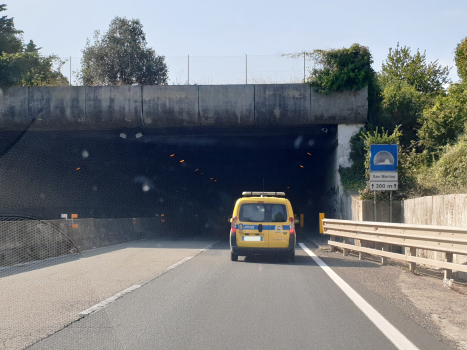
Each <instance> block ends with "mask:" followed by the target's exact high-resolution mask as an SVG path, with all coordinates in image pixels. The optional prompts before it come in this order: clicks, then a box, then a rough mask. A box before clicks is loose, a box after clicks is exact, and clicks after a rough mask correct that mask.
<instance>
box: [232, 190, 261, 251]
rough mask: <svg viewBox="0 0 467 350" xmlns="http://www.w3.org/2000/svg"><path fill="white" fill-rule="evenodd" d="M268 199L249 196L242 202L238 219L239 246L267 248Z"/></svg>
mask: <svg viewBox="0 0 467 350" xmlns="http://www.w3.org/2000/svg"><path fill="white" fill-rule="evenodd" d="M265 202H266V201H265V200H263V198H261V199H258V198H248V199H246V200H243V201H242V203H241V204H240V208H239V211H238V219H237V245H238V246H239V247H251V248H267V247H268V245H269V235H268V233H269V232H268V229H267V228H268V225H269V222H268V221H267V212H266V203H265Z"/></svg>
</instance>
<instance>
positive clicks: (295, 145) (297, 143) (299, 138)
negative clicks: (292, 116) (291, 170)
mask: <svg viewBox="0 0 467 350" xmlns="http://www.w3.org/2000/svg"><path fill="white" fill-rule="evenodd" d="M302 141H303V136H302V135H300V136H299V137H297V139H296V140H295V142H294V147H295V149H298V148H299V147H300V144H301V143H302Z"/></svg>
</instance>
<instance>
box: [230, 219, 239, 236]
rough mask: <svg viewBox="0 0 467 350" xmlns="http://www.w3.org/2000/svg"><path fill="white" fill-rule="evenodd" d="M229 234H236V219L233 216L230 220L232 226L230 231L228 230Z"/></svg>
mask: <svg viewBox="0 0 467 350" xmlns="http://www.w3.org/2000/svg"><path fill="white" fill-rule="evenodd" d="M230 233H231V234H236V233H237V217H236V216H234V217H233V218H232V226H231V229H230Z"/></svg>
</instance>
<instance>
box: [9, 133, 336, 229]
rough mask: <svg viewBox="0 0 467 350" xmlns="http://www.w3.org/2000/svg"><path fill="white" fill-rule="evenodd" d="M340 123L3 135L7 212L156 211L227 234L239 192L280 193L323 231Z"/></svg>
mask: <svg viewBox="0 0 467 350" xmlns="http://www.w3.org/2000/svg"><path fill="white" fill-rule="evenodd" d="M336 134H337V126H336V125H315V126H307V127H300V128H294V127H277V128H272V127H269V128H200V127H195V128H173V129H170V128H167V129H151V130H148V129H145V130H143V131H139V130H137V129H128V130H124V129H122V130H108V131H28V132H26V133H24V134H21V135H20V134H18V135H15V134H13V133H11V132H10V133H8V132H2V133H1V134H0V141H1V145H0V146H1V147H2V149H1V150H2V151H3V155H2V157H1V158H0V181H1V193H0V208H1V211H2V214H21V215H29V216H34V217H38V218H41V219H59V218H60V215H61V214H62V213H67V214H71V213H76V214H78V215H79V217H80V218H86V217H92V218H118V217H154V216H160V215H161V214H164V216H165V220H166V222H167V226H168V227H172V228H173V230H175V232H178V233H179V234H181V235H186V234H190V232H195V231H196V233H200V232H202V233H205V234H209V235H212V234H214V235H216V234H218V233H219V232H220V234H222V235H225V230H226V229H227V230H228V222H227V216H228V215H230V214H231V213H232V210H233V206H234V204H235V200H236V199H237V198H239V197H240V196H241V193H242V191H261V190H263V189H264V190H265V191H283V192H285V193H286V197H287V198H289V199H290V201H291V203H292V206H293V208H294V212H295V213H297V214H304V215H305V225H306V227H307V228H309V229H311V230H316V229H317V223H318V221H317V218H318V213H319V212H320V211H323V209H324V208H323V196H325V195H326V193H325V191H326V183H327V181H328V175H329V172H330V171H332V170H330V169H332V166H333V164H332V162H331V155H332V153H333V152H334V151H335V148H336V146H337V142H336V138H337V136H336Z"/></svg>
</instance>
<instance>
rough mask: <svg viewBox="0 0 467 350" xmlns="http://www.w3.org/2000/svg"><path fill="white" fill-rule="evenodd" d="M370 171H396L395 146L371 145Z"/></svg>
mask: <svg viewBox="0 0 467 350" xmlns="http://www.w3.org/2000/svg"><path fill="white" fill-rule="evenodd" d="M370 171H397V145H371V146H370Z"/></svg>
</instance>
